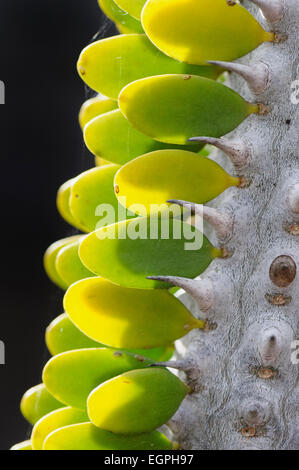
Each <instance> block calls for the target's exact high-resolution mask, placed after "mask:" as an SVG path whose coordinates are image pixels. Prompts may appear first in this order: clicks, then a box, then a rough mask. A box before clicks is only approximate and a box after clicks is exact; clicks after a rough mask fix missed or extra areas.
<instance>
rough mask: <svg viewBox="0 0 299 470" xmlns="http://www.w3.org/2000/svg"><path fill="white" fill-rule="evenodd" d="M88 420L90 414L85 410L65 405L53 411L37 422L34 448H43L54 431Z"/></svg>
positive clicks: (32, 438)
mask: <svg viewBox="0 0 299 470" xmlns="http://www.w3.org/2000/svg"><path fill="white" fill-rule="evenodd" d="M87 421H89V419H88V415H87V413H86V412H85V411H83V410H78V409H76V408H70V407H65V408H61V409H58V410H55V411H52V412H51V413H49V414H48V415H46V416H44V417H43V418H41V419H40V420H39V421H38V422H37V423H36V424H35V426H34V428H33V430H32V434H31V442H32V450H43V445H44V442H45V440H46V439H47V437H48V436H49V435H50V434H51V433H52V432H53V431H56V430H57V429H60V428H63V427H65V426H70V425H72V424H79V423H86V422H87Z"/></svg>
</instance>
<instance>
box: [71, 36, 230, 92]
mask: <svg viewBox="0 0 299 470" xmlns="http://www.w3.org/2000/svg"><path fill="white" fill-rule="evenodd" d="M77 69H78V72H79V75H80V76H81V78H82V79H83V80H84V82H85V83H86V84H87V85H88V86H89V87H90V88H92V89H93V90H96V91H97V92H99V93H102V94H103V95H105V96H109V97H110V98H113V99H115V100H117V98H118V96H119V93H120V92H121V90H122V89H123V88H124V87H125V86H126V85H128V84H129V83H131V82H134V81H135V80H139V79H141V78H145V77H152V76H155V75H162V74H172V73H173V74H175V73H179V74H193V75H201V76H203V77H207V78H211V79H216V78H217V77H218V76H219V75H220V74H221V73H222V72H223V69H221V68H220V67H216V66H214V65H202V66H199V65H188V64H184V63H182V62H178V61H176V60H174V59H171V58H170V57H168V56H167V55H165V54H163V53H162V52H161V51H159V50H158V49H157V48H156V47H155V46H154V45H153V44H152V43H151V42H150V41H149V39H148V38H147V37H146V35H145V34H127V35H126V34H124V35H120V36H114V37H110V38H107V39H102V40H100V41H96V42H93V43H92V44H90V45H89V46H87V47H86V48H85V49H83V51H82V52H81V54H80V57H79V60H78V64H77Z"/></svg>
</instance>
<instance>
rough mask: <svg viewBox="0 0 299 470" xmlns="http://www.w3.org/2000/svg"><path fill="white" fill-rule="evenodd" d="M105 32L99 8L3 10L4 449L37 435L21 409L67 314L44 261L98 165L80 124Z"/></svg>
mask: <svg viewBox="0 0 299 470" xmlns="http://www.w3.org/2000/svg"><path fill="white" fill-rule="evenodd" d="M103 23H105V22H104V18H103V16H102V14H101V11H100V9H99V7H98V5H97V1H96V0H80V1H77V0H1V2H0V80H2V81H4V83H5V85H6V104H5V105H1V106H0V168H1V183H0V195H1V206H0V211H1V213H0V214H1V216H0V224H1V245H0V250H1V252H0V273H1V283H0V286H1V291H0V299H1V301H0V340H2V341H3V342H4V343H5V347H6V365H5V366H0V449H2V450H3V449H7V448H9V447H10V446H11V445H13V444H14V443H16V442H19V441H22V440H24V439H25V438H28V436H29V435H30V434H29V433H30V427H29V426H28V424H27V423H26V422H25V420H24V419H23V417H22V416H21V414H20V412H19V402H20V399H21V397H22V394H23V392H24V391H26V390H27V389H28V388H30V387H31V386H34V385H36V384H38V383H40V381H41V370H42V366H43V364H44V363H45V361H46V360H47V358H48V353H47V351H46V348H45V345H44V331H45V328H46V326H47V325H48V323H49V322H50V321H51V320H52V319H53V318H55V317H56V316H58V315H59V314H60V313H62V303H61V300H62V292H61V291H59V289H58V288H56V287H55V286H54V285H52V284H51V283H50V281H49V280H48V279H47V277H46V275H45V274H44V271H43V267H42V257H43V253H44V251H45V249H46V248H47V247H48V245H49V244H50V243H52V242H53V241H55V240H58V239H59V238H62V237H64V236H67V235H70V234H72V233H74V231H72V229H71V228H70V227H68V226H67V224H66V223H65V222H64V221H63V220H62V219H61V218H60V216H59V215H58V213H57V211H56V205H55V199H56V191H57V189H58V187H59V186H60V184H62V183H63V182H65V181H66V180H68V179H69V178H71V177H72V176H75V175H77V174H79V173H80V172H81V171H83V170H85V169H87V168H89V167H91V166H92V165H93V158H92V157H91V155H90V154H89V153H88V151H87V150H85V149H84V145H83V140H82V134H81V131H80V129H79V126H78V122H77V114H78V110H79V108H80V105H81V103H82V102H83V101H84V100H85V98H86V93H87V91H86V89H85V87H84V84H83V82H81V80H80V78H79V77H78V75H77V72H76V61H77V58H78V55H79V53H80V51H81V50H82V48H83V47H84V46H86V45H87V44H88V43H89V42H90V41H91V40H92V37H93V35H94V34H96V33H97V31H99V30H100V29H101V28H102V29H103ZM104 27H105V29H106V30H107V27H108V31H106V33H109V34H111V31H112V30H111V27H110V28H109V25H108V26H107V24H106V23H105V24H104Z"/></svg>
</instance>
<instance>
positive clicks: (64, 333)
mask: <svg viewBox="0 0 299 470" xmlns="http://www.w3.org/2000/svg"><path fill="white" fill-rule="evenodd" d="M46 344H47V348H48V350H49V352H50V354H51V355H52V356H56V355H57V354H60V353H62V352H66V351H72V350H74V349H87V348H102V347H104V345H103V344H102V343H99V342H97V341H93V340H92V339H91V338H89V337H88V336H86V335H85V334H84V333H83V332H82V331H80V330H79V329H78V328H77V327H76V325H74V323H73V322H72V321H71V320H70V318H69V317H68V315H67V314H66V313H64V314H62V315H59V317H57V318H56V319H55V320H53V321H52V322H51V324H50V325H49V326H48V328H47V330H46ZM127 352H131V353H132V354H138V355H139V356H145V357H147V358H149V359H153V360H154V361H158V362H160V361H168V360H169V359H170V358H171V357H172V355H173V353H174V345H170V346H162V347H159V348H154V349H146V350H145V349H131V350H130V351H127Z"/></svg>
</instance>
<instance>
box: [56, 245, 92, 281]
mask: <svg viewBox="0 0 299 470" xmlns="http://www.w3.org/2000/svg"><path fill="white" fill-rule="evenodd" d="M81 239H82V238H79V239H78V240H77V241H75V242H73V243H70V244H69V245H67V246H65V247H64V248H61V250H59V252H58V254H57V257H56V261H55V267H56V271H57V273H58V275H59V276H60V277H61V279H62V280H63V281H64V282H65V283H66V285H67V286H68V287H69V286H70V285H71V284H73V283H74V282H77V281H80V280H81V279H85V278H87V277H91V276H93V273H92V272H91V271H89V270H88V269H86V267H85V266H84V265H83V264H82V261H81V260H80V258H79V244H80V241H81Z"/></svg>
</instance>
